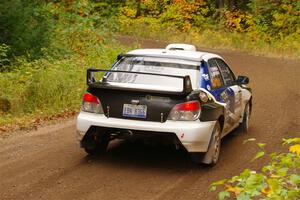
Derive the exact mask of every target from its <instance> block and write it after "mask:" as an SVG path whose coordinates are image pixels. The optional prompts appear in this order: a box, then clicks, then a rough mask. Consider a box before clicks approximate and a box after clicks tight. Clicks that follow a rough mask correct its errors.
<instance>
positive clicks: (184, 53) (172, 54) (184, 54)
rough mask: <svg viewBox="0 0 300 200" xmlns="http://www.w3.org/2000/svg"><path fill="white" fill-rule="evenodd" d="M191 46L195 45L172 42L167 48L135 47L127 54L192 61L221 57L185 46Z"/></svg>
mask: <svg viewBox="0 0 300 200" xmlns="http://www.w3.org/2000/svg"><path fill="white" fill-rule="evenodd" d="M176 45H177V46H178V49H176ZM169 46H172V48H173V49H169V48H168V47H169ZM190 46H193V45H188V44H170V45H168V46H167V48H166V49H135V50H132V51H129V52H128V53H127V54H126V55H128V56H149V57H165V58H176V59H183V60H191V61H202V60H205V61H207V60H208V59H209V58H215V57H217V58H221V57H220V56H219V55H217V54H214V53H209V52H203V51H196V50H190V48H188V50H185V49H184V47H190ZM174 47H175V48H174ZM182 47H183V48H182ZM195 49H196V48H195Z"/></svg>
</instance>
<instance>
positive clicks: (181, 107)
mask: <svg viewBox="0 0 300 200" xmlns="http://www.w3.org/2000/svg"><path fill="white" fill-rule="evenodd" d="M200 111H201V106H200V103H199V101H188V102H185V103H181V104H177V105H175V106H174V108H173V109H172V110H171V112H170V114H169V117H168V119H170V120H175V121H194V120H196V119H198V118H199V116H200Z"/></svg>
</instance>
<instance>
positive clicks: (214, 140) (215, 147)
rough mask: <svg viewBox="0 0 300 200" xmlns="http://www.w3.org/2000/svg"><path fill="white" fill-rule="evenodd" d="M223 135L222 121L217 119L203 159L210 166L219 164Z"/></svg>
mask: <svg viewBox="0 0 300 200" xmlns="http://www.w3.org/2000/svg"><path fill="white" fill-rule="evenodd" d="M221 136H222V130H221V126H220V122H218V121H217V122H216V124H215V127H214V129H213V131H212V135H211V139H210V142H209V146H208V149H207V152H206V153H205V154H204V155H203V158H202V160H201V162H202V163H203V164H206V165H209V166H214V165H216V164H217V162H218V160H219V156H220V151H221Z"/></svg>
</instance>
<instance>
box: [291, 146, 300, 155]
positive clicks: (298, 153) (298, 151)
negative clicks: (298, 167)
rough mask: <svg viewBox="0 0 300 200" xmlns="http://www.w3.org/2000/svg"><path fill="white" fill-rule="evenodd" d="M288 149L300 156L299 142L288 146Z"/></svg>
mask: <svg viewBox="0 0 300 200" xmlns="http://www.w3.org/2000/svg"><path fill="white" fill-rule="evenodd" d="M289 151H290V152H292V153H295V154H297V156H300V144H295V145H293V146H290V148H289Z"/></svg>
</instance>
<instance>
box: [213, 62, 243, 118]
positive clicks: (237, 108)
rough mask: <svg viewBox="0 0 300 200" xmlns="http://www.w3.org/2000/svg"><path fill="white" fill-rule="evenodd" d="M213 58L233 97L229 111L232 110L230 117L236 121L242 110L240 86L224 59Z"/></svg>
mask: <svg viewBox="0 0 300 200" xmlns="http://www.w3.org/2000/svg"><path fill="white" fill-rule="evenodd" d="M215 60H216V62H217V64H218V67H219V69H220V72H221V75H222V78H223V81H224V84H225V87H226V89H227V91H228V94H232V96H233V98H234V102H233V103H232V104H233V105H232V107H231V109H230V112H232V114H233V115H232V117H233V120H234V121H235V123H238V122H239V120H240V116H241V112H242V90H241V88H240V86H239V85H237V84H236V78H235V75H234V74H233V72H232V71H231V70H230V68H229V66H228V65H227V64H226V63H225V61H224V60H222V59H220V58H216V59H215Z"/></svg>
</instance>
